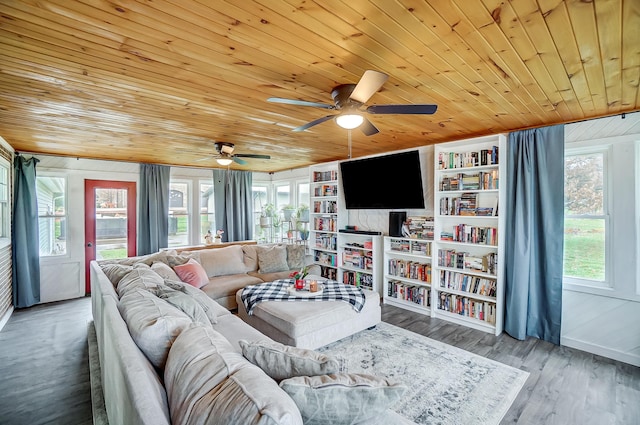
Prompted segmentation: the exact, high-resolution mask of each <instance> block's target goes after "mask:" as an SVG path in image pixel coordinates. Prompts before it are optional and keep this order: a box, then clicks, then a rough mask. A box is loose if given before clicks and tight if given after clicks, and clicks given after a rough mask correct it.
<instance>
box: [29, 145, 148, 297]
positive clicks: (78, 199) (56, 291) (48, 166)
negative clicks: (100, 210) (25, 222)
mask: <svg viewBox="0 0 640 425" xmlns="http://www.w3.org/2000/svg"><path fill="white" fill-rule="evenodd" d="M35 156H36V158H38V159H39V160H40V162H39V163H38V165H37V173H38V176H61V177H66V178H67V220H66V222H67V253H66V254H65V255H60V256H51V257H41V258H40V302H41V303H47V302H52V301H59V300H65V299H71V298H78V297H83V296H84V295H85V270H84V181H85V179H90V180H117V181H133V182H136V183H137V182H138V175H139V167H138V164H134V163H125V162H113V161H98V160H89V159H75V158H60V157H52V156H46V155H35Z"/></svg>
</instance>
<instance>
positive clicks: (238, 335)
mask: <svg viewBox="0 0 640 425" xmlns="http://www.w3.org/2000/svg"><path fill="white" fill-rule="evenodd" d="M212 327H213V330H215V331H218V332H220V333H221V334H222V336H224V337H225V338H226V339H227V341H229V344H231V346H232V347H233V350H234V351H235V352H236V353H240V354H242V348H240V344H239V341H240V340H245V341H248V342H256V341H263V340H270V338H269V337H268V336H266V335H265V334H263V333H262V332H260V331H259V330H257V329H256V328H254V327H252V326H247V323H246V322H245V321H243V320H242V319H241V318H239V317H238V316H237V315H236V314H230V315H228V316H223V317H220V318H219V319H218V323H216V324H215V325H213V326H212Z"/></svg>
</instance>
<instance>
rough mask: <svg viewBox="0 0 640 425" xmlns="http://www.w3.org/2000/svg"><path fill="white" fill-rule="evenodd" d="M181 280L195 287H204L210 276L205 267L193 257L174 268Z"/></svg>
mask: <svg viewBox="0 0 640 425" xmlns="http://www.w3.org/2000/svg"><path fill="white" fill-rule="evenodd" d="M173 270H175V272H176V274H177V275H178V277H179V278H180V280H181V281H183V282H185V283H188V284H189V285H191V286H193V287H195V288H202V287H203V286H204V285H206V284H207V283H209V277H208V276H207V272H206V271H205V269H204V268H203V267H202V266H201V265H200V263H198V262H197V261H196V260H194V259H193V258H192V259H190V260H189V261H187V262H186V263H185V264H182V265H181V266H175V267H174V268H173Z"/></svg>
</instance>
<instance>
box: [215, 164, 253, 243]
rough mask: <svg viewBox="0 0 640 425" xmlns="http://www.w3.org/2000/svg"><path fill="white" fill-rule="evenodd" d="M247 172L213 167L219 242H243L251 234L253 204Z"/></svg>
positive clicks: (251, 175) (250, 182)
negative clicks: (219, 232)
mask: <svg viewBox="0 0 640 425" xmlns="http://www.w3.org/2000/svg"><path fill="white" fill-rule="evenodd" d="M252 184H253V174H252V173H251V172H249V171H238V170H224V169H214V170H213V196H214V204H215V221H216V230H223V231H224V233H223V234H222V241H223V242H233V241H244V240H248V239H251V238H252V237H253V205H252V192H251V186H252Z"/></svg>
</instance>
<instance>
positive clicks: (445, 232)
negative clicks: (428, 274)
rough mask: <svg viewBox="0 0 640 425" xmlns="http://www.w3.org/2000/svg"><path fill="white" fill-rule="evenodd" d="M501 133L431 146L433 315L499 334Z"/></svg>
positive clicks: (503, 144) (501, 286)
mask: <svg viewBox="0 0 640 425" xmlns="http://www.w3.org/2000/svg"><path fill="white" fill-rule="evenodd" d="M505 149H506V138H505V136H504V135H495V136H488V137H481V138H476V139H468V140H461V141H458V142H451V143H441V144H438V145H436V146H435V148H434V161H435V168H436V169H435V171H434V211H435V213H436V215H435V218H434V239H435V240H434V243H433V263H434V264H433V285H432V294H433V302H432V304H433V307H434V308H433V313H434V314H433V315H434V316H435V317H440V318H442V319H445V320H450V321H454V322H456V323H459V324H462V325H465V326H470V327H473V328H476V329H480V330H483V331H486V332H491V333H494V334H495V335H498V334H500V333H501V332H502V326H503V311H504V301H503V299H504V283H503V274H504V272H503V267H502V263H501V262H500V261H499V260H500V259H502V258H503V251H504V242H503V238H504V235H503V234H504V217H503V216H501V215H500V214H499V212H500V210H499V206H500V205H505V191H504V181H505V180H504V178H505V174H506V163H505V161H504V155H501V153H504V152H505Z"/></svg>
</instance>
